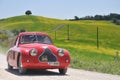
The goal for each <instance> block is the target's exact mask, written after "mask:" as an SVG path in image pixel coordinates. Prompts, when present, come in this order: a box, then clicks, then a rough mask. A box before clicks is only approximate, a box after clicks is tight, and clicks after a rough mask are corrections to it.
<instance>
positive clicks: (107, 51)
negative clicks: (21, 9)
mask: <svg viewBox="0 0 120 80" xmlns="http://www.w3.org/2000/svg"><path fill="white" fill-rule="evenodd" d="M61 24H67V25H69V28H70V36H69V37H70V40H67V38H68V35H67V30H68V26H67V25H66V26H64V27H63V28H61V29H59V30H57V31H56V39H55V32H54V31H53V29H55V28H56V27H57V26H58V25H61ZM97 27H98V28H99V49H97V46H96V44H97V40H96V36H97V34H96V33H97ZM13 29H16V30H20V29H25V30H26V31H39V32H46V33H48V34H49V35H50V36H51V38H52V40H53V42H54V45H56V46H58V47H62V48H65V49H68V50H69V52H70V55H71V66H70V67H73V68H78V69H85V70H91V71H98V72H104V73H110V74H118V75H120V61H119V60H120V59H119V57H118V58H116V56H115V53H116V51H118V52H119V50H120V34H119V33H120V25H115V24H113V23H112V22H111V21H95V20H79V21H67V20H59V19H52V18H45V17H41V16H26V15H23V16H16V17H11V18H6V19H4V20H0V30H13ZM119 53H120V52H119Z"/></svg>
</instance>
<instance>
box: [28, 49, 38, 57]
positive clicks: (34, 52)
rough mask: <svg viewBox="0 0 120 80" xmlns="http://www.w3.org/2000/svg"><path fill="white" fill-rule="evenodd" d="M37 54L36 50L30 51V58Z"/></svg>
mask: <svg viewBox="0 0 120 80" xmlns="http://www.w3.org/2000/svg"><path fill="white" fill-rule="evenodd" d="M37 54H38V51H37V50H36V49H32V50H30V55H31V56H36V55H37Z"/></svg>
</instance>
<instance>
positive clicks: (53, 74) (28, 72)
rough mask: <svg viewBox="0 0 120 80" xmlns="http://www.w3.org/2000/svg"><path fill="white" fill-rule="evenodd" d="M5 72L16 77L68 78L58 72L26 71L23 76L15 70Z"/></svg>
mask: <svg viewBox="0 0 120 80" xmlns="http://www.w3.org/2000/svg"><path fill="white" fill-rule="evenodd" d="M5 70H6V71H7V72H9V73H12V74H14V75H17V76H68V75H67V74H65V75H62V74H60V73H59V72H54V71H48V70H28V71H27V72H26V73H25V74H20V73H19V72H18V70H17V69H13V70H8V69H5Z"/></svg>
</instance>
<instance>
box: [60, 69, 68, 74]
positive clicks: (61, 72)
mask: <svg viewBox="0 0 120 80" xmlns="http://www.w3.org/2000/svg"><path fill="white" fill-rule="evenodd" d="M66 72H67V69H66V68H65V69H59V73H60V74H63V75H65V74H66Z"/></svg>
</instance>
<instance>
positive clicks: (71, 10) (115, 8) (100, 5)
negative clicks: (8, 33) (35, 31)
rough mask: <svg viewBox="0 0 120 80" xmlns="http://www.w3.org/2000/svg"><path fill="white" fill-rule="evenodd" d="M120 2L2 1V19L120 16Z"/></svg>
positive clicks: (0, 12) (101, 0) (69, 0)
mask: <svg viewBox="0 0 120 80" xmlns="http://www.w3.org/2000/svg"><path fill="white" fill-rule="evenodd" d="M119 7H120V0H0V19H2V18H8V17H13V16H19V15H25V11H27V10H31V12H32V15H37V16H44V17H49V18H57V19H71V18H74V16H78V17H84V16H88V15H89V16H94V15H96V14H100V15H108V14H110V13H118V14H120V8H119Z"/></svg>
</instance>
